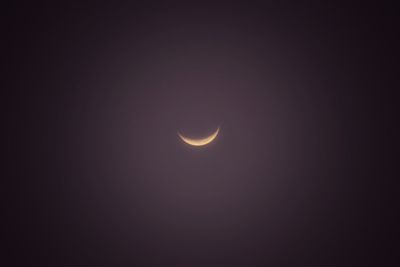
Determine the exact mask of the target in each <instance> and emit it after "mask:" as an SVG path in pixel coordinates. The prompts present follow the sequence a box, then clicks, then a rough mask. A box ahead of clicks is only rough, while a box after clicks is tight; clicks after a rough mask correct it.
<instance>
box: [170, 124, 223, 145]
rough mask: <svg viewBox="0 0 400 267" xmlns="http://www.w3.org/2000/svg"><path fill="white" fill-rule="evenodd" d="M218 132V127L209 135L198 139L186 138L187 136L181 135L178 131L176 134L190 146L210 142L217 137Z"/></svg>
mask: <svg viewBox="0 0 400 267" xmlns="http://www.w3.org/2000/svg"><path fill="white" fill-rule="evenodd" d="M218 133H219V127H218V128H217V130H216V131H215V132H214V133H213V134H211V135H210V136H207V137H205V138H200V139H192V138H187V137H184V136H183V135H181V134H180V133H178V135H179V137H180V138H181V139H182V140H183V141H184V142H185V143H187V144H189V145H191V146H205V145H207V144H209V143H211V142H212V141H214V139H215V138H216V137H217V135H218Z"/></svg>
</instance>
